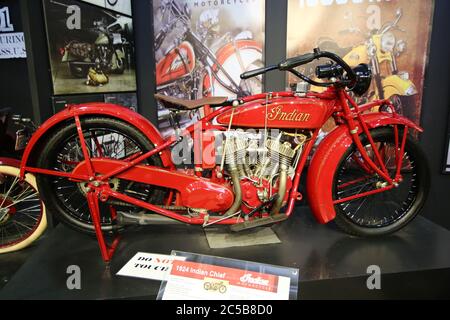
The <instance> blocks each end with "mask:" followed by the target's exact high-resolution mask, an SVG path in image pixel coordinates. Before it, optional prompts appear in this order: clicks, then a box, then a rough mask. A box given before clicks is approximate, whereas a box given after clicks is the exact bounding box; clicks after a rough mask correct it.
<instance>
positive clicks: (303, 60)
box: [278, 52, 317, 71]
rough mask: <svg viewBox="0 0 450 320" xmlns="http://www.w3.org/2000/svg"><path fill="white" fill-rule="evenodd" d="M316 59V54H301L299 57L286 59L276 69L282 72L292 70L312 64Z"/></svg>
mask: <svg viewBox="0 0 450 320" xmlns="http://www.w3.org/2000/svg"><path fill="white" fill-rule="evenodd" d="M316 57H317V54H316V53H315V52H313V53H306V54H302V55H301V56H298V57H294V58H290V59H287V60H285V61H283V62H281V63H280V64H279V65H278V69H280V70H282V71H284V70H289V69H293V68H296V67H298V66H300V65H302V64H307V63H310V62H312V61H313V60H314V59H316Z"/></svg>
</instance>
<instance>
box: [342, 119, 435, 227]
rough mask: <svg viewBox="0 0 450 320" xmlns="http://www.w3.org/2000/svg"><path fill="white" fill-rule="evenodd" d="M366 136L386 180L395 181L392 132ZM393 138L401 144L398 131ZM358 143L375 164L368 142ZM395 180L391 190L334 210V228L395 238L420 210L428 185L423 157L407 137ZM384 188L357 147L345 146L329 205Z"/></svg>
mask: <svg viewBox="0 0 450 320" xmlns="http://www.w3.org/2000/svg"><path fill="white" fill-rule="evenodd" d="M371 135H372V138H373V140H374V142H375V147H376V148H377V149H378V151H379V153H380V156H381V158H382V160H383V162H384V165H385V166H386V169H387V170H388V171H389V174H390V177H391V178H394V177H395V174H396V171H397V164H396V163H397V161H396V151H395V150H396V143H395V140H396V139H395V133H394V129H393V128H391V127H384V128H378V129H375V130H372V131H371ZM398 136H399V140H400V143H401V138H402V137H403V130H400V129H399V130H398ZM361 141H362V144H363V146H365V149H366V151H367V153H368V155H369V157H370V158H371V159H372V160H373V161H374V162H376V160H375V156H374V152H373V149H372V147H371V144H370V143H369V141H368V138H367V137H366V136H365V135H363V136H362V137H361ZM400 174H401V176H402V181H401V182H400V183H399V185H398V187H396V188H393V189H390V190H388V191H384V192H381V193H377V194H372V195H368V196H365V197H361V198H355V199H353V200H350V201H347V202H343V203H339V204H337V205H336V206H335V208H336V219H335V222H336V224H337V225H338V226H339V227H340V228H341V229H343V230H344V231H345V232H347V233H350V234H353V235H357V236H377V235H384V234H389V233H392V232H395V231H397V230H399V229H401V228H403V227H404V226H405V225H407V224H408V223H409V222H411V221H412V220H413V219H414V217H415V216H416V215H417V214H418V213H419V211H420V210H421V208H422V207H423V204H424V202H425V200H426V197H427V194H428V190H429V184H430V182H429V170H428V164H427V160H426V157H425V155H424V153H423V151H422V149H421V147H420V146H419V144H418V142H417V141H416V140H415V139H413V138H412V137H410V136H408V137H407V139H406V145H405V152H404V154H403V162H402V167H401V170H400ZM384 186H385V184H384V180H383V179H382V178H380V177H379V176H378V175H377V174H375V173H374V172H373V171H372V170H371V169H370V168H369V167H368V166H367V165H366V164H365V162H364V160H363V159H362V156H361V154H360V152H359V151H358V149H357V148H356V146H355V145H354V144H353V145H352V146H350V147H349V149H348V150H347V152H346V153H345V154H344V156H343V157H342V159H341V162H340V164H339V166H338V169H337V171H336V173H335V178H334V187H333V197H334V200H340V199H345V198H349V197H352V196H358V195H360V194H363V193H366V192H370V191H374V190H377V189H378V188H382V187H384Z"/></svg>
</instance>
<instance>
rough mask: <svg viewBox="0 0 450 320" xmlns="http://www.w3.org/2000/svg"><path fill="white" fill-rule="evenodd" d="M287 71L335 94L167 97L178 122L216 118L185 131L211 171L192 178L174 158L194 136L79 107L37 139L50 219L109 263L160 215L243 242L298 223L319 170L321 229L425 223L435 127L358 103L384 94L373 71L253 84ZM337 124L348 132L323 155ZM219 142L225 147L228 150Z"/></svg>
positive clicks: (315, 190)
mask: <svg viewBox="0 0 450 320" xmlns="http://www.w3.org/2000/svg"><path fill="white" fill-rule="evenodd" d="M320 58H322V59H324V58H325V59H328V60H329V61H330V62H329V63H327V64H324V65H319V66H317V68H316V76H317V78H320V79H322V80H324V82H317V81H315V80H313V79H311V78H309V77H308V76H306V75H304V74H302V73H300V72H299V71H298V70H296V68H297V67H300V66H302V65H306V64H308V63H311V62H313V61H315V60H316V59H320ZM273 70H280V71H288V72H291V73H292V74H294V75H295V76H297V77H298V78H300V79H301V80H302V81H304V82H307V83H309V84H311V85H314V86H321V87H324V88H326V89H325V90H324V91H323V92H312V91H309V90H304V91H287V92H268V93H262V94H256V95H249V96H242V97H239V98H236V99H228V98H226V97H207V98H202V99H200V100H182V99H178V98H175V97H169V96H164V95H158V96H157V97H158V98H159V99H160V101H161V103H163V104H164V105H165V106H166V107H167V108H168V109H169V110H170V111H171V112H174V113H176V112H178V111H179V110H196V109H199V108H201V107H203V106H205V105H209V106H211V107H213V108H215V110H214V111H213V112H211V113H210V114H208V115H206V116H205V117H203V118H202V119H200V121H199V123H197V124H196V125H191V126H190V127H188V128H187V129H186V130H185V132H184V135H185V136H191V137H194V138H193V140H194V152H195V153H196V155H197V157H198V158H199V160H200V161H195V163H194V164H193V166H191V167H180V166H177V165H178V163H176V162H174V161H173V159H174V157H173V154H172V152H171V149H172V150H173V149H174V148H176V147H177V145H178V144H179V143H180V142H181V141H182V139H183V136H180V135H172V136H170V137H167V138H163V137H162V136H161V133H160V132H158V130H157V129H156V128H155V127H154V126H153V125H152V124H151V123H150V122H149V121H148V120H146V119H145V118H143V117H142V116H140V115H139V114H136V113H134V112H132V111H130V110H129V109H126V108H123V107H120V106H116V105H111V104H102V103H91V104H83V105H70V106H68V107H67V108H66V109H65V110H63V111H62V112H60V113H57V114H56V115H55V116H53V117H52V118H50V119H49V120H47V121H46V122H45V123H44V124H43V125H42V126H41V127H40V128H39V129H38V130H37V131H36V133H35V134H34V135H33V137H32V138H31V140H30V142H29V143H28V145H27V148H26V150H25V152H24V156H23V159H22V165H21V172H20V175H21V177H25V175H27V174H30V173H31V174H36V175H37V185H38V189H39V191H40V193H41V197H42V199H43V200H44V202H45V204H46V206H47V208H48V210H49V212H52V213H53V214H55V215H56V217H57V219H58V220H59V221H61V222H62V223H64V224H66V225H68V226H70V227H72V228H73V229H75V230H78V231H81V232H85V233H88V234H95V235H96V237H97V239H98V243H99V246H100V249H101V253H102V257H103V259H104V260H105V261H110V260H111V259H112V256H113V253H114V250H115V249H116V247H117V245H118V243H119V241H120V233H121V232H122V231H124V230H125V229H126V228H127V227H128V226H131V225H137V224H140V225H145V224H151V223H152V217H154V216H155V214H156V215H160V216H164V217H166V218H169V219H172V220H176V221H179V222H184V223H187V224H194V225H200V226H203V227H204V228H207V227H209V226H213V225H214V226H215V225H228V226H230V228H231V230H232V231H234V232H238V231H242V230H248V229H252V228H255V227H261V226H270V225H273V224H276V223H281V222H283V221H286V220H288V219H289V217H290V216H291V215H292V214H293V212H294V207H295V204H296V203H297V202H298V201H299V200H301V199H302V198H303V194H302V193H300V192H299V191H298V190H299V184H300V179H301V177H302V173H303V172H304V171H305V170H307V175H306V189H307V190H306V194H307V197H308V205H309V207H310V208H311V211H312V213H313V214H314V216H315V218H316V219H317V221H318V222H319V223H321V224H325V223H329V222H331V221H335V222H336V224H337V225H338V226H339V227H341V228H342V229H343V230H344V231H345V232H347V233H349V234H352V235H356V236H366V237H370V236H381V235H385V234H389V233H392V232H395V231H397V230H399V229H401V228H403V227H404V226H405V225H407V224H408V223H409V222H411V221H412V220H413V219H414V217H415V216H416V215H417V214H418V213H419V212H420V210H421V208H422V206H423V204H424V201H425V199H426V197H427V193H428V189H429V173H428V165H427V161H426V158H425V155H424V153H423V151H422V149H421V148H420V146H419V144H418V142H417V141H416V140H415V138H413V136H412V133H414V132H422V131H423V130H422V128H420V127H419V126H418V125H416V124H415V123H413V122H412V121H411V120H408V119H406V118H404V117H402V116H401V115H399V114H397V112H396V111H395V106H394V105H393V104H392V102H391V101H390V100H389V99H378V100H375V101H373V102H370V103H366V104H362V105H358V104H357V103H356V102H355V100H354V99H353V98H352V96H361V95H363V94H364V93H366V91H367V90H369V88H370V85H371V80H372V72H371V68H370V66H368V65H366V64H360V65H358V66H356V67H353V68H352V67H350V66H349V65H348V64H347V63H346V62H345V61H344V60H343V59H342V58H340V57H339V56H338V55H336V54H334V53H331V52H327V51H321V50H320V49H315V50H314V52H312V53H307V54H303V55H300V56H298V57H294V58H290V59H287V60H285V61H283V62H281V63H279V64H278V65H274V66H270V67H265V68H260V69H256V70H251V71H248V72H245V73H243V74H242V75H241V78H242V79H243V80H246V79H250V78H253V77H258V76H261V75H263V74H264V73H266V72H269V71H273ZM375 107H380V108H375ZM374 109H377V110H378V111H376V112H373V110H374ZM330 118H331V119H333V120H334V121H335V123H336V127H335V128H334V129H333V131H332V132H330V133H329V134H328V135H327V136H326V137H325V138H324V139H323V140H322V141H320V143H319V144H318V146H317V147H316V148H313V147H314V146H315V144H316V142H317V138H318V135H319V132H320V129H321V128H322V126H323V125H324V124H325V123H326V122H327V121H328V120H329V119H330ZM216 140H217V141H222V143H219V147H218V148H215V145H216ZM313 150H314V151H313ZM309 159H310V160H309ZM197 160H198V159H197ZM216 160H217V161H216ZM286 223H289V222H286ZM107 236H113V241H112V242H111V243H109V242H110V241H109V240H108V241H107V239H109V237H107Z"/></svg>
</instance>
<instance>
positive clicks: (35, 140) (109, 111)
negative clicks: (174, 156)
mask: <svg viewBox="0 0 450 320" xmlns="http://www.w3.org/2000/svg"><path fill="white" fill-rule="evenodd" d="M87 115H89V116H106V117H110V118H115V119H118V120H122V121H125V122H127V123H129V124H130V125H131V126H134V127H135V128H136V129H138V130H139V131H140V132H141V133H142V134H144V135H145V136H146V137H147V138H148V139H149V140H150V141H151V142H152V143H153V144H154V145H155V146H158V145H161V144H162V143H163V142H164V139H163V138H162V137H161V134H160V133H159V131H158V130H157V129H156V128H155V126H154V125H153V124H152V123H151V122H150V121H148V120H147V119H146V118H144V117H143V116H141V115H140V114H138V113H136V112H133V111H131V110H130V109H128V108H125V107H121V106H118V105H115V104H108V103H88V104H83V105H73V106H70V107H68V108H66V109H64V110H63V111H61V112H59V113H57V114H55V115H54V116H53V117H51V118H50V119H48V120H47V121H46V122H44V123H43V124H42V125H41V126H40V127H39V129H38V130H37V131H36V132H35V133H34V135H33V136H32V138H31V140H30V141H29V143H28V145H27V148H26V149H25V151H24V154H23V158H22V164H21V166H22V172H21V175H23V174H24V168H25V167H27V166H31V165H33V164H32V163H30V159H32V156H36V155H38V154H39V152H40V150H41V147H42V145H43V144H44V143H45V141H46V140H47V139H49V138H50V137H51V135H52V134H53V129H55V128H56V127H58V126H60V125H62V124H64V123H66V122H67V121H71V120H73V118H74V117H75V116H80V117H83V116H87ZM160 157H161V160H162V162H163V165H164V167H173V163H172V160H171V154H170V151H169V150H164V151H162V152H161V154H160ZM33 158H34V157H33Z"/></svg>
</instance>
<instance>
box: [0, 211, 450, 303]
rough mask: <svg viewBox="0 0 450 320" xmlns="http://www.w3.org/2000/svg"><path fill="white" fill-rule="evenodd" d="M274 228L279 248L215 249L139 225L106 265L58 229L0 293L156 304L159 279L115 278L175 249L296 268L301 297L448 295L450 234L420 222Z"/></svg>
mask: <svg viewBox="0 0 450 320" xmlns="http://www.w3.org/2000/svg"><path fill="white" fill-rule="evenodd" d="M273 229H274V231H275V232H276V233H277V235H278V237H279V238H280V239H281V240H282V243H281V244H271V245H260V246H251V247H238V248H226V249H210V248H209V246H208V243H207V241H206V237H205V235H204V231H203V230H202V228H201V227H197V226H189V225H181V224H175V225H155V226H149V227H142V228H137V229H136V230H135V231H134V232H128V233H126V234H125V235H124V238H123V240H122V242H121V244H120V245H119V248H118V250H117V252H116V254H115V256H114V259H113V261H112V263H111V264H110V265H109V266H105V264H104V263H103V261H102V260H101V257H100V252H99V249H98V246H97V242H96V241H95V239H94V238H92V237H89V236H85V235H82V234H79V233H77V232H74V231H72V230H70V229H68V228H66V227H64V226H58V227H57V228H56V229H55V230H53V231H52V232H51V233H50V234H49V235H48V237H47V239H45V241H43V242H42V243H41V244H40V246H39V247H38V248H37V249H36V250H35V251H34V252H33V254H32V256H31V257H30V258H29V259H28V261H27V262H26V263H25V264H24V265H23V266H22V268H20V270H19V271H18V272H17V273H16V274H15V275H14V277H13V278H12V279H11V280H10V281H9V283H8V284H7V285H6V286H5V287H4V289H3V290H2V291H0V299H135V298H140V299H142V298H143V299H155V298H156V295H157V293H158V290H159V287H160V282H159V281H152V280H145V279H136V278H127V277H120V276H116V275H115V274H116V272H117V271H118V270H120V268H121V267H122V266H123V265H124V264H125V263H126V262H127V261H128V260H129V259H130V258H132V257H133V256H134V255H135V254H136V252H139V251H141V252H149V253H161V254H170V252H171V251H172V250H180V251H187V252H194V253H199V254H207V255H215V256H221V257H228V258H234V259H242V260H249V261H256V262H262V263H269V264H274V265H280V266H286V267H293V268H299V269H300V284H299V295H298V296H299V299H302V298H409V297H412V298H440V297H448V296H450V281H449V280H450V250H449V249H448V246H449V243H450V231H448V230H446V229H444V228H442V227H440V226H438V225H436V224H434V223H432V222H430V221H429V220H427V219H425V218H423V217H418V218H417V219H416V220H415V221H414V222H413V223H411V224H410V225H409V226H407V227H406V228H404V229H403V230H401V231H400V232H398V233H396V234H394V235H391V236H388V237H384V238H376V239H361V238H356V237H351V236H348V235H346V234H344V233H342V232H341V231H339V230H338V229H336V228H335V227H334V226H333V224H331V225H325V226H324V225H319V224H318V223H316V222H315V221H314V219H313V217H312V216H311V214H310V212H309V210H308V209H306V208H303V207H302V208H297V210H296V212H295V214H294V216H293V217H292V218H291V219H290V220H288V221H285V222H284V223H282V224H280V225H277V226H274V227H273ZM249 232H250V231H249ZM70 265H78V266H80V268H81V272H82V275H81V277H82V283H81V286H82V290H73V291H70V290H68V289H67V286H66V280H67V277H68V275H67V274H66V270H67V267H68V266H70ZM369 265H378V266H380V267H381V270H382V274H383V276H382V290H375V291H370V290H368V289H367V287H366V279H367V276H368V275H367V274H366V270H367V267H368V266H369Z"/></svg>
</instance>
